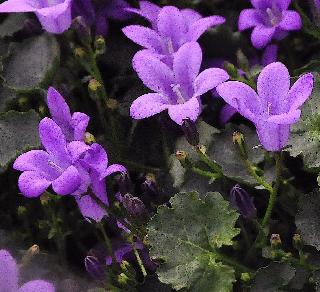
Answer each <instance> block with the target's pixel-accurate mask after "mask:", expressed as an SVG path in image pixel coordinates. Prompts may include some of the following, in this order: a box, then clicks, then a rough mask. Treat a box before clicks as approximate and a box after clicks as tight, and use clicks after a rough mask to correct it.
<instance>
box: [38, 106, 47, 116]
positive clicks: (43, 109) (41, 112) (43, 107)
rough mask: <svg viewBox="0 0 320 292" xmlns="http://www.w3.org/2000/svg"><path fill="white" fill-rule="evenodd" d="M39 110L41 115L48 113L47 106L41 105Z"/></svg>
mask: <svg viewBox="0 0 320 292" xmlns="http://www.w3.org/2000/svg"><path fill="white" fill-rule="evenodd" d="M38 111H39V113H40V114H41V115H45V113H46V108H45V106H43V105H40V106H39V108H38Z"/></svg>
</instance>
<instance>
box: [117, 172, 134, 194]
mask: <svg viewBox="0 0 320 292" xmlns="http://www.w3.org/2000/svg"><path fill="white" fill-rule="evenodd" d="M118 186H119V193H120V194H122V195H125V194H127V193H131V191H132V183H131V179H130V177H129V174H128V173H127V172H124V173H121V174H120V176H119V178H118Z"/></svg>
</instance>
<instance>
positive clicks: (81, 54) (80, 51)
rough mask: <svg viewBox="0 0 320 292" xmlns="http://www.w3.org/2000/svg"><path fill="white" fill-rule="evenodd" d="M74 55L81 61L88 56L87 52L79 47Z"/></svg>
mask: <svg viewBox="0 0 320 292" xmlns="http://www.w3.org/2000/svg"><path fill="white" fill-rule="evenodd" d="M73 53H74V55H75V56H76V57H77V58H80V59H82V58H83V57H84V56H85V55H86V52H85V50H84V49H82V48H79V47H78V48H75V49H74V52H73Z"/></svg>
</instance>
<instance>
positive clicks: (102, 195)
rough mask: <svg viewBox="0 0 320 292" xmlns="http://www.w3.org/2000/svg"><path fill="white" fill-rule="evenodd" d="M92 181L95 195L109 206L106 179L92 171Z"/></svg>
mask: <svg viewBox="0 0 320 292" xmlns="http://www.w3.org/2000/svg"><path fill="white" fill-rule="evenodd" d="M90 177H91V182H92V191H93V193H94V194H95V196H96V197H97V198H98V199H99V200H100V201H101V202H102V203H104V204H105V205H107V206H109V201H108V196H107V191H106V180H105V179H102V180H101V179H100V177H99V176H98V175H97V174H96V173H95V172H92V174H91V175H90Z"/></svg>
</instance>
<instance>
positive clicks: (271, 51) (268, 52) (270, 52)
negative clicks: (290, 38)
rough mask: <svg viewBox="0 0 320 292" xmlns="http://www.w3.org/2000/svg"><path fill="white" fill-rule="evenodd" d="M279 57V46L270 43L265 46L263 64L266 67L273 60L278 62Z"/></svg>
mask: <svg viewBox="0 0 320 292" xmlns="http://www.w3.org/2000/svg"><path fill="white" fill-rule="evenodd" d="M277 57H278V46H277V45H269V46H267V47H266V48H265V50H264V52H263V55H262V59H261V64H262V65H263V66H264V67H265V66H267V65H269V64H271V63H273V62H276V61H277Z"/></svg>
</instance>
